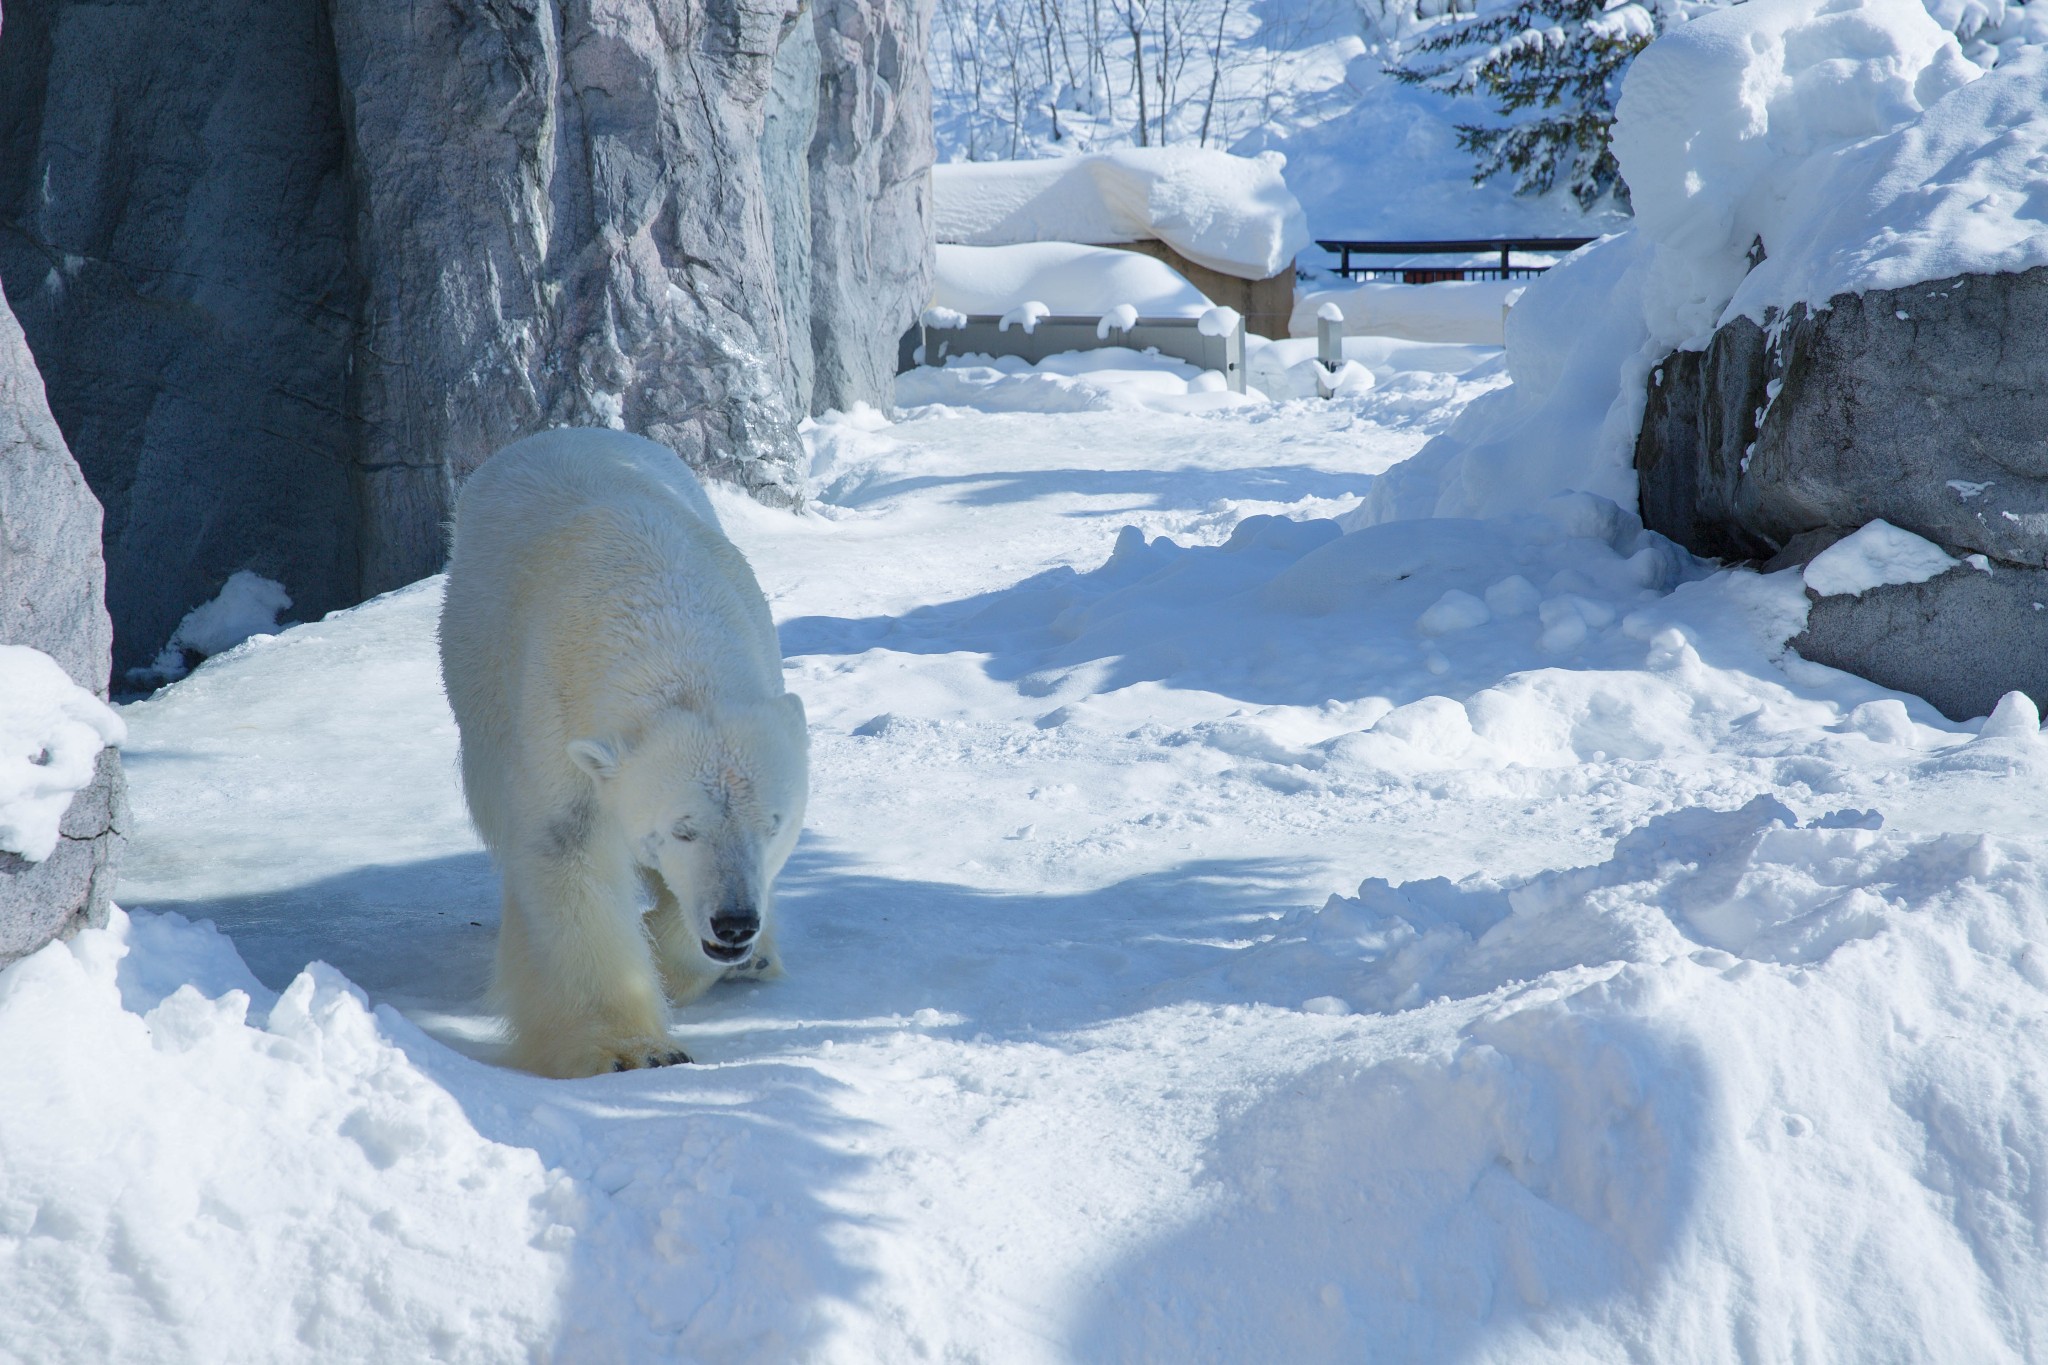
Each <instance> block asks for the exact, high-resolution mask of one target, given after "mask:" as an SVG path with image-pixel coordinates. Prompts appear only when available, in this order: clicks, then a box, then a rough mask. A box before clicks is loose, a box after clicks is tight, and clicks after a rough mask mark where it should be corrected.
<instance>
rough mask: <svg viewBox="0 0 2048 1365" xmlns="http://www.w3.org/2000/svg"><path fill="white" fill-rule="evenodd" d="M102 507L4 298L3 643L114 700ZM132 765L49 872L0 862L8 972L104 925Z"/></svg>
mask: <svg viewBox="0 0 2048 1365" xmlns="http://www.w3.org/2000/svg"><path fill="white" fill-rule="evenodd" d="M99 545H100V507H99V503H98V502H97V501H95V500H94V498H93V495H92V493H91V491H90V490H89V489H88V488H87V487H86V485H85V480H84V478H83V477H81V476H80V474H79V472H78V466H77V465H75V464H74V463H72V460H71V455H70V452H69V451H67V450H66V449H65V448H64V438H63V437H62V436H60V435H59V434H58V431H57V424H56V422H55V420H54V419H52V418H51V416H50V409H49V405H48V404H47V403H45V402H44V399H43V385H42V381H41V379H40V378H39V377H38V376H37V374H36V369H35V364H34V362H33V361H32V360H31V359H30V357H29V351H28V346H27V343H26V342H25V341H24V340H23V339H22V334H21V328H20V327H19V326H18V325H17V324H16V322H15V320H14V314H13V313H12V312H10V311H9V309H8V307H7V301H6V298H5V297H4V295H0V644H9V645H27V646H29V647H30V648H32V649H39V650H41V651H42V652H43V653H45V654H47V655H49V656H50V657H51V658H53V659H55V660H56V661H57V663H58V665H59V666H60V667H62V668H63V669H64V671H65V672H66V673H68V674H70V675H71V678H72V680H73V681H74V682H76V683H77V684H78V685H79V686H81V687H85V688H89V689H91V690H92V691H95V692H97V693H99V694H100V695H101V696H105V695H106V690H107V666H108V660H109V657H110V648H111V642H112V630H111V627H110V625H109V622H108V619H107V609H106V606H105V604H104V602H103V601H102V600H101V591H102V585H103V583H104V580H105V574H104V570H103V568H102V565H101V562H100V548H99ZM125 790H126V789H125V787H124V786H123V783H122V778H121V757H120V754H119V753H118V752H117V751H115V750H112V749H105V750H102V751H101V753H100V759H99V765H98V767H97V769H96V770H95V772H94V776H93V782H92V785H91V786H89V787H88V788H86V790H84V791H82V792H80V793H79V794H78V795H77V796H75V797H73V798H72V801H71V806H70V808H69V809H68V810H66V811H65V813H64V819H63V822H62V824H61V825H60V826H59V828H58V833H59V835H60V837H59V839H58V841H57V849H56V851H55V852H54V853H52V854H51V855H50V856H49V857H48V858H45V859H44V860H43V861H41V862H39V863H31V862H28V861H27V860H26V859H23V858H20V857H17V856H15V855H14V854H12V853H5V852H0V966H4V965H5V964H6V963H8V962H11V961H13V960H14V959H15V958H17V957H20V956H21V955H22V954H24V953H29V952H33V951H35V950H36V949H37V948H40V947H41V946H42V945H43V944H45V943H47V942H49V941H50V940H51V939H53V938H58V937H62V936H66V935H69V934H71V933H73V932H75V931H76V930H77V929H79V928H80V927H82V926H84V925H87V924H93V925H99V924H105V923H106V920H107V899H108V896H109V895H110V894H111V892H112V891H113V885H114V871H115V865H116V862H117V860H118V857H119V854H120V848H121V829H122V827H123V826H124V825H125V823H126V819H127V808H126V805H125Z"/></svg>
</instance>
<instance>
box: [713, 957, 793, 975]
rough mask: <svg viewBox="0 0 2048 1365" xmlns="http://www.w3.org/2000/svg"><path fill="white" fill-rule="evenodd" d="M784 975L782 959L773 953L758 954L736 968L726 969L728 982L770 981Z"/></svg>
mask: <svg viewBox="0 0 2048 1365" xmlns="http://www.w3.org/2000/svg"><path fill="white" fill-rule="evenodd" d="M781 975H782V959H781V958H780V957H777V956H776V955H774V954H773V953H762V952H756V953H755V954H754V955H753V956H752V957H750V958H748V959H747V960H746V961H745V962H742V963H740V964H739V965H738V966H736V967H727V968H726V969H725V976H724V977H723V979H724V980H726V981H770V980H773V979H774V978H776V977H778V976H781Z"/></svg>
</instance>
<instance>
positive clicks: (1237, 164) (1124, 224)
mask: <svg viewBox="0 0 2048 1365" xmlns="http://www.w3.org/2000/svg"><path fill="white" fill-rule="evenodd" d="M1286 164H1287V158H1285V157H1284V156H1281V155H1280V154H1279V153H1278V152H1261V153H1260V154H1259V155H1257V156H1255V157H1243V156H1232V155H1231V154H1230V153H1228V152H1224V151H1219V150H1217V149H1215V148H1210V147H1128V148H1124V149H1122V150H1120V151H1113V152H1099V153H1096V154H1093V155H1090V156H1073V157H1061V158H1057V159H1052V160H1044V161H962V162H954V163H952V164H950V165H942V166H935V167H933V168H932V216H933V218H934V220H935V224H936V227H937V229H938V239H939V241H940V242H942V243H948V244H953V245H959V246H1015V245H1018V244H1020V243H1025V242H1081V243H1088V244H1092V245H1098V246H1110V245H1115V244H1118V243H1124V242H1142V241H1150V240H1157V241H1161V242H1165V243H1166V244H1167V245H1168V246H1170V247H1172V248H1173V249H1174V250H1175V251H1178V252H1179V253H1180V254H1181V255H1183V256H1185V257H1186V258H1187V259H1189V260H1190V261H1193V262H1195V263H1196V264H1198V265H1205V266H1208V267H1209V268H1210V269H1211V270H1219V271H1222V272H1223V273H1224V274H1226V275H1236V276H1238V277H1240V278H1242V279H1248V280H1263V279H1266V278H1268V277H1270V276H1273V275H1277V274H1279V273H1280V272H1281V271H1283V270H1285V269H1287V268H1288V266H1289V265H1290V264H1291V263H1292V262H1293V260H1294V257H1295V255H1296V253H1298V252H1300V251H1301V250H1302V249H1303V248H1305V247H1307V246H1308V244H1309V236H1308V218H1307V216H1306V215H1305V214H1303V213H1302V211H1301V203H1300V201H1299V200H1297V199H1296V198H1295V197H1294V194H1293V192H1292V191H1290V190H1289V189H1288V188H1287V181H1286V179H1285V178H1284V177H1283V176H1282V175H1281V170H1282V168H1283V167H1285V166H1286Z"/></svg>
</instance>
